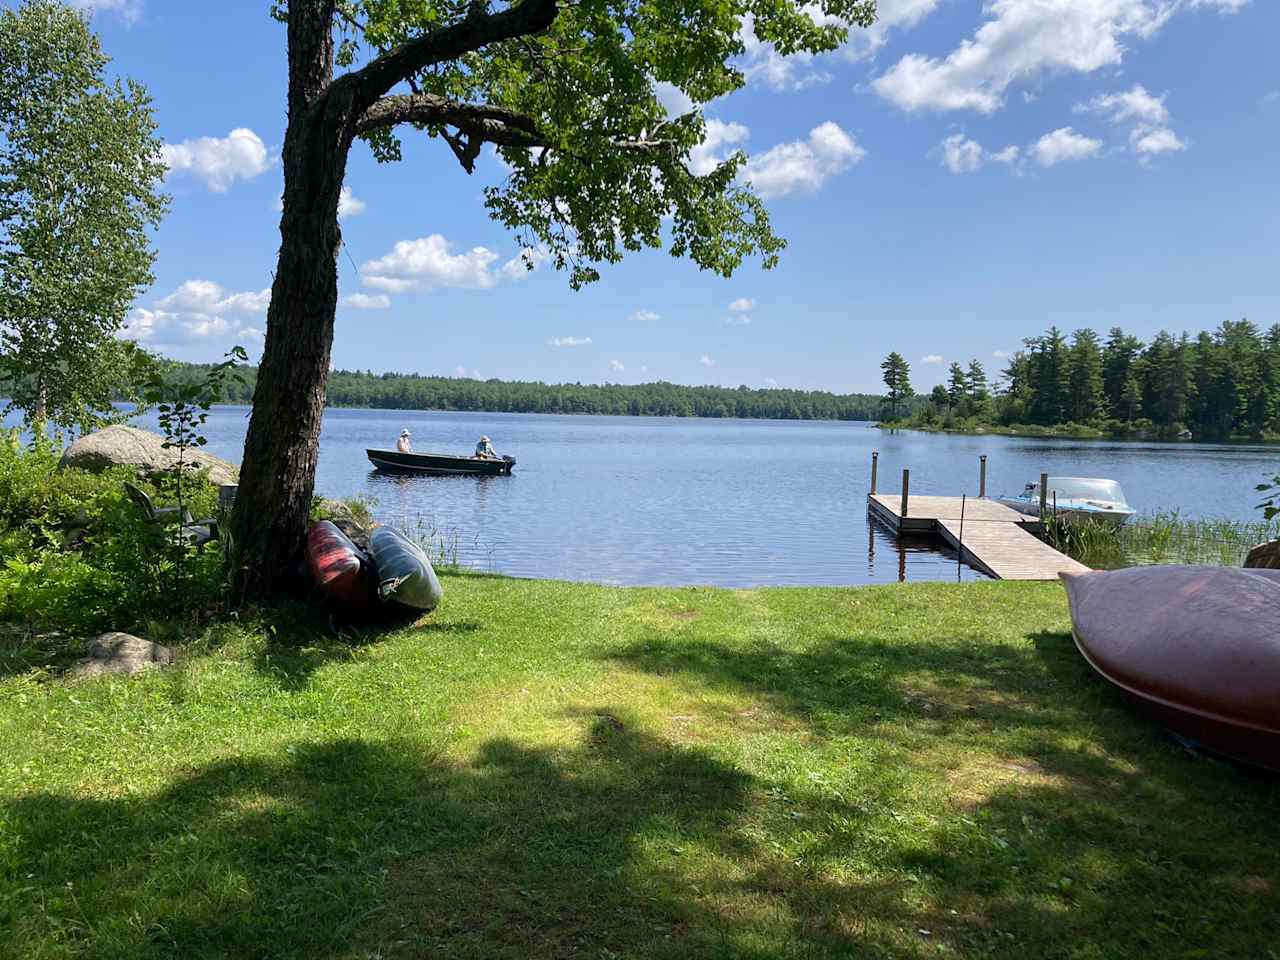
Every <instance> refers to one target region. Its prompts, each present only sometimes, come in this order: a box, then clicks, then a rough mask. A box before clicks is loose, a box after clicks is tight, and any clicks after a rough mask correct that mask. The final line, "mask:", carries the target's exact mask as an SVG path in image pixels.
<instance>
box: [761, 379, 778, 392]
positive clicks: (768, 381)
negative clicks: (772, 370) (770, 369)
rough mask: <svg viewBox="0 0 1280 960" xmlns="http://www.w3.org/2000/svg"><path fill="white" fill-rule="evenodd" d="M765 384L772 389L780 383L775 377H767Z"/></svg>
mask: <svg viewBox="0 0 1280 960" xmlns="http://www.w3.org/2000/svg"><path fill="white" fill-rule="evenodd" d="M764 385H765V386H766V387H768V388H769V389H770V390H772V389H773V388H774V387H776V386H777V385H778V381H777V380H775V379H773V377H765V378H764Z"/></svg>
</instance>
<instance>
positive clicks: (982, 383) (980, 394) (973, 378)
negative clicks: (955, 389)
mask: <svg viewBox="0 0 1280 960" xmlns="http://www.w3.org/2000/svg"><path fill="white" fill-rule="evenodd" d="M966 377H967V378H968V381H969V396H970V397H971V398H972V399H973V401H974V402H975V403H979V402H981V401H982V400H985V399H986V396H987V371H986V370H984V369H983V368H982V364H981V363H980V362H979V361H977V360H970V361H969V371H968V373H967V374H966Z"/></svg>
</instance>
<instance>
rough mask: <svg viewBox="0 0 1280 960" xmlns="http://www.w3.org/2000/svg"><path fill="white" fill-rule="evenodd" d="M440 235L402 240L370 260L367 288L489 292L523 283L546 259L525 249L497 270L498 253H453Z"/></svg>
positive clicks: (480, 249) (366, 267) (365, 270)
mask: <svg viewBox="0 0 1280 960" xmlns="http://www.w3.org/2000/svg"><path fill="white" fill-rule="evenodd" d="M450 246H451V244H450V243H449V241H448V240H446V239H445V238H444V237H442V236H440V234H438V233H433V234H431V236H429V237H421V238H419V239H417V240H401V241H399V242H398V243H397V244H396V245H395V246H394V247H392V248H391V252H390V253H388V254H387V255H386V256H383V257H379V258H378V259H377V260H369V261H367V262H366V263H365V264H364V265H363V266H362V267H361V268H360V274H361V277H362V279H363V280H364V283H365V285H366V286H370V287H373V288H375V289H377V290H385V291H386V292H388V293H404V292H405V291H407V290H432V289H434V288H436V287H462V288H468V289H473V290H487V289H488V288H489V287H492V286H494V285H496V284H497V283H498V282H500V281H502V280H520V279H522V278H524V277H526V276H528V274H529V272H530V269H531V268H533V269H536V268H537V267H538V266H539V265H540V264H541V263H542V262H544V261H545V260H546V254H545V253H544V252H542V251H537V250H522V251H521V252H520V253H518V254H516V256H514V257H512V258H511V259H510V260H508V261H507V262H506V263H504V264H502V266H500V267H499V268H498V269H497V270H494V269H492V268H493V265H494V264H495V263H497V261H498V259H499V258H498V254H496V253H495V252H494V251H492V250H490V249H489V248H488V247H472V248H471V249H470V250H468V251H467V252H466V253H452V252H451V251H450Z"/></svg>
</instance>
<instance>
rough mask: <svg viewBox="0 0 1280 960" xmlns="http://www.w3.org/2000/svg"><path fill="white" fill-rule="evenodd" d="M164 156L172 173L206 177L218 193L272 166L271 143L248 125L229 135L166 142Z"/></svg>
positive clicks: (211, 187)
mask: <svg viewBox="0 0 1280 960" xmlns="http://www.w3.org/2000/svg"><path fill="white" fill-rule="evenodd" d="M161 157H162V159H163V160H164V162H165V164H166V165H167V166H168V168H169V172H170V173H171V174H174V173H185V174H189V175H190V176H193V177H196V178H197V179H200V180H203V181H204V182H205V185H206V186H208V188H209V189H210V190H212V191H213V192H214V193H223V192H225V191H226V190H227V189H228V188H229V187H230V186H231V184H232V183H234V182H235V181H236V180H250V179H252V178H254V177H256V176H259V175H260V174H263V173H266V172H267V170H269V169H270V168H271V161H270V159H269V158H268V156H267V145H266V144H265V143H263V142H262V138H261V137H259V136H258V135H257V134H256V133H254V132H253V131H252V130H250V129H248V128H247V127H238V128H237V129H235V130H232V131H231V132H230V133H229V134H227V135H226V136H225V137H198V138H196V139H194V140H183V141H182V142H181V143H166V144H165V145H164V146H163V147H162V148H161Z"/></svg>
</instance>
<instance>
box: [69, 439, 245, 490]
mask: <svg viewBox="0 0 1280 960" xmlns="http://www.w3.org/2000/svg"><path fill="white" fill-rule="evenodd" d="M186 459H187V461H188V462H190V463H194V464H195V465H196V466H197V467H198V468H200V469H202V470H204V469H207V470H208V471H209V479H210V481H212V482H213V483H215V484H231V483H236V482H237V481H238V479H239V470H238V468H237V467H236V466H235V464H232V463H228V462H227V461H226V460H222V459H219V458H218V457H215V456H214V455H213V454H211V453H205V452H204V451H203V450H188V451H187V453H186ZM177 462H178V451H177V450H173V449H169V450H166V449H165V447H164V437H162V436H160V434H158V433H151V432H150V431H148V430H139V429H138V428H137V427H125V426H119V425H118V426H113V427H107V428H105V429H103V430H98V431H97V432H95V433H90V434H87V435H86V436H83V437H81V438H80V439H79V440H77V441H76V442H75V443H73V444H71V446H69V447H67V449H66V451H65V452H64V453H63V454H62V461H61V463H60V464H59V466H61V467H79V468H80V469H81V470H93V471H98V470H106V469H107V468H108V467H116V466H129V467H137V468H138V469H139V470H140V471H142V472H143V473H147V474H152V473H160V472H162V471H164V470H168V469H170V468H172V467H173V465H174V464H176V463H177Z"/></svg>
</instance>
